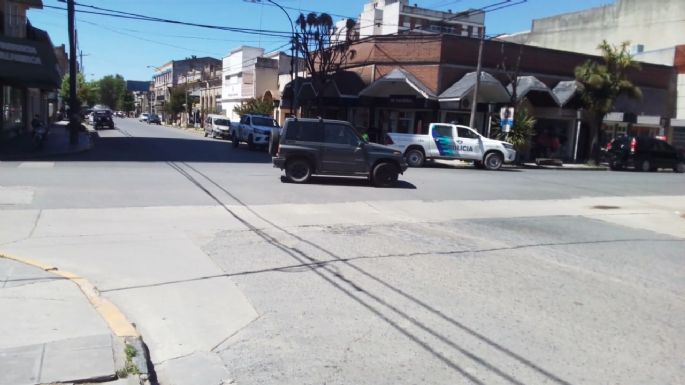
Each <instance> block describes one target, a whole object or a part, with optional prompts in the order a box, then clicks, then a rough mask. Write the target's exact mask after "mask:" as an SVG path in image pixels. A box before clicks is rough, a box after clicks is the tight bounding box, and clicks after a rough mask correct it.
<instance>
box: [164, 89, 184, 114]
mask: <svg viewBox="0 0 685 385" xmlns="http://www.w3.org/2000/svg"><path fill="white" fill-rule="evenodd" d="M185 103H186V87H185V86H178V87H176V88H174V89H172V90H171V95H170V97H169V101H168V102H167V103H166V104H165V105H164V110H165V111H166V112H167V113H168V114H171V115H173V117H174V119H175V118H176V117H177V115H178V114H179V113H181V112H183V111H185Z"/></svg>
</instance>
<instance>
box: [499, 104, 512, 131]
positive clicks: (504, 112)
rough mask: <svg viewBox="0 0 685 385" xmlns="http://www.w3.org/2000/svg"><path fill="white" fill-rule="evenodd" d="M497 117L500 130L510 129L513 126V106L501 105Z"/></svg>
mask: <svg viewBox="0 0 685 385" xmlns="http://www.w3.org/2000/svg"><path fill="white" fill-rule="evenodd" d="M499 117H500V127H502V131H503V132H509V131H511V128H512V127H514V107H502V108H501V109H500V111H499Z"/></svg>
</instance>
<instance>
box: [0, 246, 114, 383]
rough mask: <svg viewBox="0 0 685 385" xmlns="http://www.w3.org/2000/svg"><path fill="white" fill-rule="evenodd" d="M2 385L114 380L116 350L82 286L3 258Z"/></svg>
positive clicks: (0, 264)
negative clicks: (80, 287)
mask: <svg viewBox="0 0 685 385" xmlns="http://www.w3.org/2000/svg"><path fill="white" fill-rule="evenodd" d="M0 309H2V317H0V385H34V384H49V383H57V382H59V383H62V382H87V381H102V380H108V379H114V378H115V377H116V364H115V356H114V351H115V349H116V348H115V347H118V345H117V340H116V339H115V338H114V337H113V336H112V334H111V332H110V329H109V327H108V326H107V324H106V323H105V321H104V320H103V319H102V317H100V315H99V314H98V313H97V312H96V311H95V310H94V309H93V307H92V306H91V304H90V302H89V301H88V299H87V298H86V297H85V296H84V294H83V293H82V292H81V290H80V289H79V288H78V286H77V285H76V284H75V283H74V282H72V281H70V280H66V279H64V278H62V277H60V276H57V275H54V274H52V273H49V272H46V271H44V270H41V269H39V268H36V267H33V266H29V265H26V264H23V263H20V262H17V261H13V260H9V259H5V258H0Z"/></svg>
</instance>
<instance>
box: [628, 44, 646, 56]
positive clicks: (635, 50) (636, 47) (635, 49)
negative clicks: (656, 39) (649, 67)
mask: <svg viewBox="0 0 685 385" xmlns="http://www.w3.org/2000/svg"><path fill="white" fill-rule="evenodd" d="M643 52H645V45H644V44H633V45H632V46H631V47H630V54H631V55H637V54H639V53H643Z"/></svg>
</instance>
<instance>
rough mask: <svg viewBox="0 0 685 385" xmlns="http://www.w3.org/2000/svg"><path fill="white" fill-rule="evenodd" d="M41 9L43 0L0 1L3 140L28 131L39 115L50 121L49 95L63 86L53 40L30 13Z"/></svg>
mask: <svg viewBox="0 0 685 385" xmlns="http://www.w3.org/2000/svg"><path fill="white" fill-rule="evenodd" d="M41 8H43V2H42V1H40V0H0V111H2V117H1V119H0V140H3V139H7V138H11V137H14V136H16V135H18V134H19V133H21V132H23V131H26V130H28V129H29V128H30V121H31V119H32V118H33V117H34V116H35V115H38V116H39V117H40V119H42V120H43V121H44V123H47V120H48V116H49V101H48V95H49V94H50V93H53V95H54V92H55V90H57V89H58V88H59V87H60V83H61V78H60V74H59V72H58V66H57V60H56V58H55V52H54V47H53V45H52V41H51V40H50V37H49V36H48V34H47V32H45V31H43V30H40V29H38V28H35V27H33V26H32V25H31V23H30V22H29V20H28V18H27V16H26V12H27V11H28V10H29V9H41ZM53 111H54V107H53Z"/></svg>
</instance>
